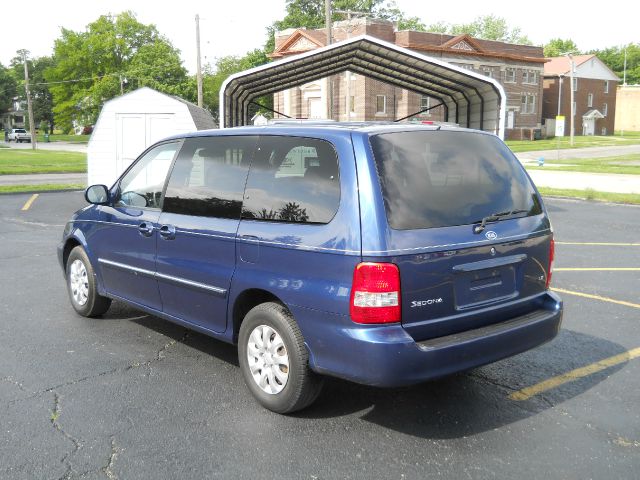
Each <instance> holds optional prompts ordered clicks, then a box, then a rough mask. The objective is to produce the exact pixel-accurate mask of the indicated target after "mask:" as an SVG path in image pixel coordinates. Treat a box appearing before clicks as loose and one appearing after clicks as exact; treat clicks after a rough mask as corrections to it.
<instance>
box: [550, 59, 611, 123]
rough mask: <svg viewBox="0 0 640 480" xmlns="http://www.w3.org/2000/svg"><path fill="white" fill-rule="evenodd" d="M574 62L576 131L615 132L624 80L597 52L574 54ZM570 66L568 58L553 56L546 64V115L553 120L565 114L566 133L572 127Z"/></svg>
mask: <svg viewBox="0 0 640 480" xmlns="http://www.w3.org/2000/svg"><path fill="white" fill-rule="evenodd" d="M573 61H574V65H575V66H574V68H575V70H574V74H573V94H574V104H575V106H574V112H575V118H574V124H575V127H574V129H575V131H574V134H575V135H612V134H613V129H614V123H615V117H616V90H617V87H618V82H619V81H620V79H619V78H618V76H617V75H616V74H615V73H613V72H612V71H611V70H610V69H609V67H607V66H606V65H605V64H604V63H603V62H602V61H601V60H600V59H599V58H598V57H596V56H595V55H574V57H573ZM570 69H571V67H570V63H569V58H568V57H553V58H551V59H550V61H549V62H548V63H546V64H545V66H544V81H543V87H544V102H543V105H542V116H543V119H544V120H545V122H546V123H549V120H550V119H555V117H556V115H558V114H559V115H564V117H565V135H569V134H570V130H569V129H570V128H571V127H570V118H571V90H570V86H569V84H570V83H571V82H570V81H569V73H570ZM558 103H560V109H558Z"/></svg>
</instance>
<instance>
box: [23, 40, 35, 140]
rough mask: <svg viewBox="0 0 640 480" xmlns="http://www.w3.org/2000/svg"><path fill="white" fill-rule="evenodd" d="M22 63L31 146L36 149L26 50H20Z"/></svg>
mask: <svg viewBox="0 0 640 480" xmlns="http://www.w3.org/2000/svg"><path fill="white" fill-rule="evenodd" d="M21 53H22V63H23V64H24V89H25V92H26V94H27V110H28V112H29V132H30V134H31V148H32V149H33V150H35V149H36V127H35V126H34V125H33V105H32V104H31V92H30V91H29V67H27V51H26V50H22V51H21Z"/></svg>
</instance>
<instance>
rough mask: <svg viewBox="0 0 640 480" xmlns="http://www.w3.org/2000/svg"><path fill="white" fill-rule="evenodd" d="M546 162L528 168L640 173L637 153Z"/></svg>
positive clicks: (639, 156)
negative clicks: (541, 165) (539, 165)
mask: <svg viewBox="0 0 640 480" xmlns="http://www.w3.org/2000/svg"><path fill="white" fill-rule="evenodd" d="M544 164H545V166H544V167H538V166H537V165H535V164H529V165H526V168H527V170H552V171H554V172H555V171H559V172H589V173H625V174H629V175H640V154H637V153H636V154H630V155H620V156H617V157H603V158H571V159H566V160H546V161H545V162H544ZM552 165H553V166H552ZM556 165H560V166H556ZM638 182H640V178H638Z"/></svg>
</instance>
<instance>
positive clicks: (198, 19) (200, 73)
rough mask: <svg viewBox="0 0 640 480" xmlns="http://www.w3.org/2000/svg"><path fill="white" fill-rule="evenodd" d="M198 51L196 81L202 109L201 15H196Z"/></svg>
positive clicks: (199, 104)
mask: <svg viewBox="0 0 640 480" xmlns="http://www.w3.org/2000/svg"><path fill="white" fill-rule="evenodd" d="M196 51H197V55H198V61H197V65H196V68H197V71H196V79H197V82H198V106H199V107H200V108H202V66H201V65H200V15H198V14H196Z"/></svg>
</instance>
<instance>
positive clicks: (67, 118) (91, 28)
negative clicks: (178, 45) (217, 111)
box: [45, 12, 192, 129]
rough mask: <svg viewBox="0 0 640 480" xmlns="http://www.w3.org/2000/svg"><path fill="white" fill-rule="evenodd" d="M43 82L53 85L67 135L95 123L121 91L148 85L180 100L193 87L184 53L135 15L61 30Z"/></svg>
mask: <svg viewBox="0 0 640 480" xmlns="http://www.w3.org/2000/svg"><path fill="white" fill-rule="evenodd" d="M45 77H46V79H47V81H48V82H51V84H50V86H49V89H50V91H51V93H52V95H53V101H54V107H53V111H54V113H55V115H56V121H57V123H58V124H60V125H62V126H63V127H64V128H65V129H69V128H71V126H72V123H73V121H74V120H75V121H77V122H79V123H83V124H90V123H94V122H95V121H96V119H97V116H98V114H99V112H100V109H101V108H102V105H103V103H104V102H105V101H107V100H110V99H111V98H113V97H115V96H117V95H120V92H121V89H127V90H130V89H134V88H137V87H139V86H142V85H148V86H150V87H152V88H155V89H157V90H160V91H162V92H165V93H169V94H176V93H185V92H186V91H189V90H190V87H191V85H192V83H191V82H190V80H189V79H188V77H187V73H186V70H185V69H184V67H182V64H181V62H180V52H179V51H178V50H176V49H175V48H174V47H173V45H172V44H171V43H170V42H169V40H167V39H166V38H165V37H164V36H162V35H161V34H160V33H159V32H158V30H157V28H156V27H155V25H144V24H142V23H140V22H138V20H137V19H136V17H135V15H134V14H133V13H131V12H123V13H120V14H117V15H103V16H101V17H100V18H98V19H97V20H96V21H94V22H92V23H90V24H89V25H87V28H86V30H85V31H83V32H74V31H72V30H68V29H64V28H63V29H62V30H61V36H60V38H58V39H57V40H56V41H55V45H54V56H53V65H52V66H51V68H49V69H47V70H46V71H45ZM125 78H126V80H127V82H126V83H125V82H124V79H125Z"/></svg>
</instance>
